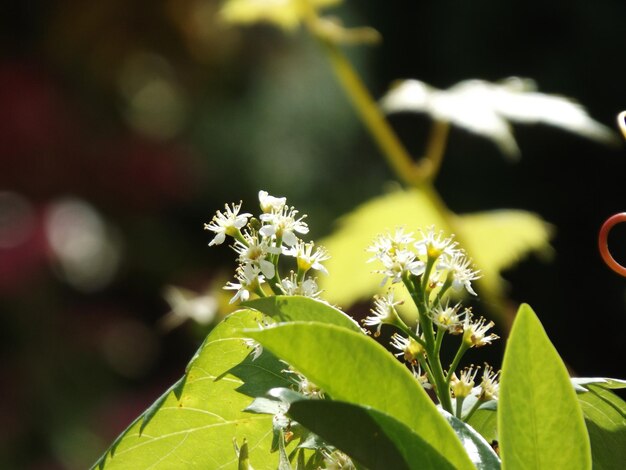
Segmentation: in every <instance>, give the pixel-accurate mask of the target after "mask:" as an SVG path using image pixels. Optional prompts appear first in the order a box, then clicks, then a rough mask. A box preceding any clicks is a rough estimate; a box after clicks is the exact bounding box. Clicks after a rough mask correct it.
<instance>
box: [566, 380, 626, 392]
mask: <svg viewBox="0 0 626 470" xmlns="http://www.w3.org/2000/svg"><path fill="white" fill-rule="evenodd" d="M572 383H573V384H574V388H575V389H576V391H579V392H586V391H588V389H589V385H598V386H599V387H602V388H608V389H620V388H626V380H622V379H610V378H608V377H572Z"/></svg>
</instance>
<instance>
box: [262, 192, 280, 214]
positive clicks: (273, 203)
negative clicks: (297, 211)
mask: <svg viewBox="0 0 626 470" xmlns="http://www.w3.org/2000/svg"><path fill="white" fill-rule="evenodd" d="M259 203H260V205H261V210H262V211H263V212H264V213H267V212H272V211H274V212H279V211H280V210H282V208H283V206H284V205H285V204H286V203H287V198H285V197H274V196H270V194H269V193H268V192H267V191H263V190H261V191H259Z"/></svg>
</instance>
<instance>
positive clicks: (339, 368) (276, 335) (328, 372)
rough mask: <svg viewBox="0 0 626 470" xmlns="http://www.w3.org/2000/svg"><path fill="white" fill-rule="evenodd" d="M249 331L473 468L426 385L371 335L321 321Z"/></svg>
mask: <svg viewBox="0 0 626 470" xmlns="http://www.w3.org/2000/svg"><path fill="white" fill-rule="evenodd" d="M247 334H248V335H249V336H250V337H251V338H253V339H255V340H257V341H259V342H260V343H261V344H262V345H263V347H265V348H267V349H269V350H270V351H271V352H272V353H274V354H275V355H276V356H277V357H279V358H280V359H283V360H284V361H286V362H288V363H289V364H291V365H292V366H293V367H295V368H296V369H297V370H298V372H300V373H302V374H304V375H305V376H306V377H307V378H308V379H309V380H311V381H313V382H314V383H315V384H316V385H318V386H319V387H321V388H322V389H323V390H324V391H325V392H327V393H328V394H329V395H330V396H331V397H333V399H336V400H341V401H345V402H348V403H353V404H357V405H363V406H369V407H371V408H374V409H376V410H378V411H380V412H382V413H385V414H387V415H389V416H390V417H392V418H394V419H396V420H398V421H400V422H401V423H404V424H405V425H407V426H408V427H409V428H410V429H412V430H413V432H415V433H416V434H417V435H419V436H420V437H421V438H422V439H423V440H424V441H425V442H427V443H428V444H429V445H430V446H432V447H433V449H435V450H436V451H437V452H439V453H440V454H442V455H445V456H446V457H447V458H448V459H449V460H450V462H451V463H452V464H453V465H454V466H455V468H459V469H463V468H472V464H471V462H470V460H469V458H468V457H467V454H466V453H465V452H464V451H463V447H462V446H461V443H460V441H459V440H458V439H457V438H456V436H455V435H454V432H453V431H452V428H451V427H450V426H449V425H448V424H447V422H446V420H445V419H444V418H443V417H442V416H441V414H440V413H439V412H438V410H437V408H436V406H435V405H434V403H433V402H432V401H431V399H430V398H429V397H428V395H426V393H425V392H424V389H423V388H422V387H421V385H420V384H419V383H418V382H417V381H416V380H415V378H414V377H413V375H412V374H411V373H410V372H409V371H408V369H407V368H406V367H404V366H403V365H402V364H400V363H399V362H398V361H397V360H395V359H394V357H393V356H392V355H390V354H389V352H388V351H387V350H385V348H383V347H382V346H381V345H380V344H378V343H377V342H375V341H373V340H372V339H371V338H370V337H368V336H366V335H363V334H359V333H356V332H352V331H349V330H347V329H345V328H340V327H337V326H335V325H327V324H322V323H317V322H293V323H287V324H279V325H276V326H273V327H271V328H267V329H264V330H260V331H248V332H247ZM390 384H393V386H390Z"/></svg>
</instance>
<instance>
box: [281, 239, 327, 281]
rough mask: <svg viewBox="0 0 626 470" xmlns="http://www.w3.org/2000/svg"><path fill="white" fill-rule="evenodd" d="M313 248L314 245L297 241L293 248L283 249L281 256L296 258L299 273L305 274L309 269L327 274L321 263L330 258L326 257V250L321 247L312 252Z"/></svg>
mask: <svg viewBox="0 0 626 470" xmlns="http://www.w3.org/2000/svg"><path fill="white" fill-rule="evenodd" d="M314 246H315V243H313V242H310V243H304V242H303V241H302V240H298V242H297V243H296V244H295V245H294V246H292V247H291V248H288V249H285V250H284V251H283V254H284V255H287V256H293V257H294V258H296V259H297V262H298V270H299V271H301V272H307V271H308V270H309V269H315V270H317V271H321V272H323V273H324V274H328V271H327V270H326V268H325V267H324V265H323V264H322V262H323V261H326V260H327V259H329V258H330V256H329V255H328V252H327V251H326V249H325V248H324V247H321V246H318V247H317V249H316V250H315V251H313V247H314Z"/></svg>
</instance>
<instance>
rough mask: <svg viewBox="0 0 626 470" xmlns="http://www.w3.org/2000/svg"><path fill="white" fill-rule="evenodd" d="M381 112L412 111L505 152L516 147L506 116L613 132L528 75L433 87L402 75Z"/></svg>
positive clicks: (598, 135)
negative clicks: (541, 88)
mask: <svg viewBox="0 0 626 470" xmlns="http://www.w3.org/2000/svg"><path fill="white" fill-rule="evenodd" d="M381 106H382V108H383V109H384V110H385V111H386V112H396V111H413V112H423V113H427V114H430V116H432V118H433V119H435V120H438V121H444V122H450V123H452V124H454V125H457V126H460V127H463V128H464V129H466V130H468V131H470V132H473V133H475V134H478V135H481V136H483V137H486V138H488V139H491V140H492V141H493V142H494V143H495V144H496V145H497V146H498V147H499V148H500V150H501V151H502V152H503V153H504V154H505V155H507V156H510V157H518V156H519V153H520V151H519V148H518V147H517V144H516V142H515V139H514V138H513V133H512V131H511V127H510V125H509V123H508V121H514V122H520V123H525V124H534V123H542V124H549V125H552V126H556V127H560V128H562V129H565V130H567V131H570V132H574V133H576V134H579V135H581V136H583V137H587V138H590V139H595V140H599V141H602V142H608V143H611V142H613V141H615V140H616V137H615V135H614V133H613V132H612V131H611V130H610V129H609V128H607V127H605V126H603V125H602V124H600V123H598V122H596V121H594V120H593V119H591V117H589V115H588V114H587V112H586V111H585V109H584V108H583V107H582V106H581V105H579V104H578V103H576V102H574V101H572V100H570V99H567V98H563V97H561V96H556V95H546V94H544V93H539V92H537V87H536V85H535V83H534V82H533V81H532V80H529V79H521V78H518V77H510V78H507V79H506V80H503V81H501V82H498V83H490V82H486V81H483V80H465V81H463V82H460V83H457V84H456V85H454V86H452V87H451V88H449V89H447V90H438V89H436V88H433V87H431V86H429V85H427V84H425V83H423V82H420V81H419V80H403V81H400V82H399V83H398V84H397V85H396V86H394V87H393V88H392V89H391V90H390V91H389V92H388V93H387V94H386V95H385V96H384V97H383V99H382V100H381Z"/></svg>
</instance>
